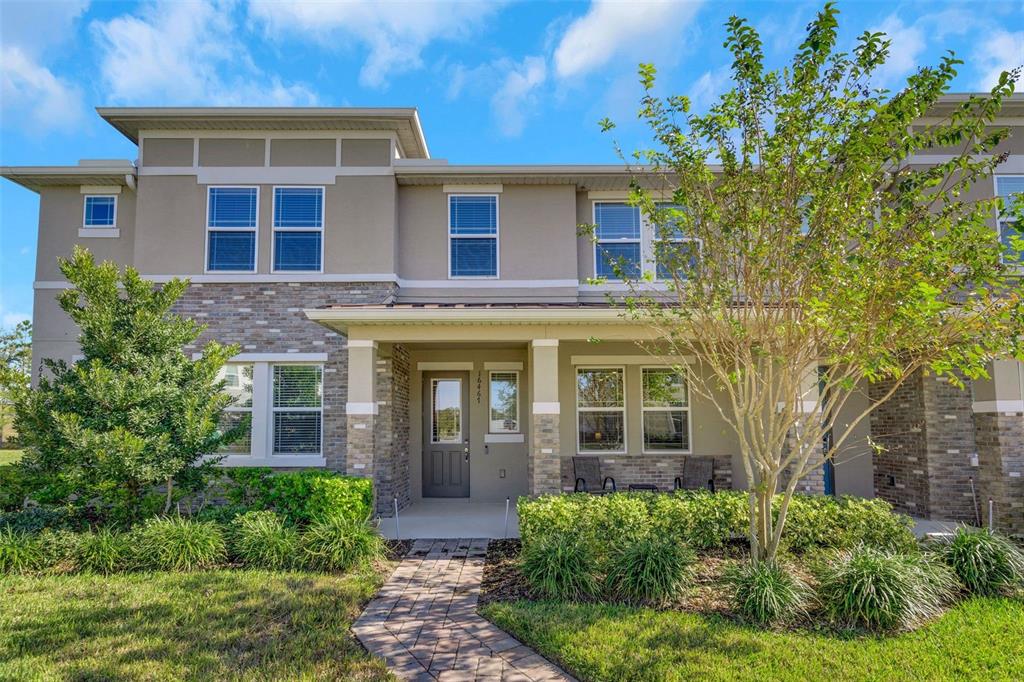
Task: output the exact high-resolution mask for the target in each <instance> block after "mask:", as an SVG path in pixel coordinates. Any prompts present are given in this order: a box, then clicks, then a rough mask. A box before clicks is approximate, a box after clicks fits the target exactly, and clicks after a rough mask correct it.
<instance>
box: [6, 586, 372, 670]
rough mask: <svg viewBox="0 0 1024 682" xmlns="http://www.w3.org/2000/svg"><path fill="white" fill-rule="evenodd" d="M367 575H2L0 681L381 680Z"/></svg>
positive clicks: (370, 591) (370, 592) (370, 590)
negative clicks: (366, 633)
mask: <svg viewBox="0 0 1024 682" xmlns="http://www.w3.org/2000/svg"><path fill="white" fill-rule="evenodd" d="M380 580H381V578H380V576H379V575H377V574H374V573H370V572H365V573H362V574H358V575H347V576H332V575H315V574H308V573H290V572H268V571H234V570H222V571H209V572H204V573H195V574H191V575H190V574H181V573H135V574H127V575H118V576H113V577H102V576H84V575H79V576H38V577H17V576H6V577H5V576H0V680H9V679H19V680H21V679H32V680H37V679H39V680H47V679H60V680H72V679H73V680H86V679H88V680H99V679H134V680H139V679H142V680H214V679H215V680H241V679H247V680H250V679H259V680H285V679H287V680H323V679H344V680H384V679H391V678H390V676H389V674H388V673H387V671H386V669H385V666H384V663H383V662H382V661H380V660H375V659H371V658H370V657H369V656H368V655H367V654H366V653H365V652H364V651H363V650H362V648H361V647H360V646H359V644H358V643H357V642H356V641H355V640H354V639H353V637H352V635H351V634H350V632H349V627H350V625H351V623H352V621H353V620H354V619H355V617H356V616H357V615H358V614H359V612H360V610H361V607H362V604H363V603H364V602H365V601H367V600H368V599H369V598H370V597H371V596H372V594H373V593H374V592H375V591H376V589H377V587H378V586H379V585H380Z"/></svg>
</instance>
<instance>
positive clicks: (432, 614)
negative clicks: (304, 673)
mask: <svg viewBox="0 0 1024 682" xmlns="http://www.w3.org/2000/svg"><path fill="white" fill-rule="evenodd" d="M487 542H488V541H487V540H486V539H476V540H416V541H415V542H414V543H413V546H412V549H411V550H410V551H409V555H408V556H406V558H405V559H403V560H402V563H401V564H399V566H398V568H397V569H396V570H395V572H394V574H393V575H392V576H391V578H390V579H389V580H388V582H387V583H386V584H385V585H384V587H382V588H381V590H380V592H379V593H378V594H377V596H376V597H375V598H374V599H373V601H371V602H370V603H369V604H367V606H366V610H365V611H363V613H362V615H361V616H359V619H358V620H356V622H355V624H354V625H353V626H352V630H353V632H355V634H356V637H358V638H359V641H360V642H362V643H363V646H365V647H366V648H367V650H369V652H370V653H372V654H375V655H377V656H380V657H382V658H383V659H384V660H385V661H387V664H388V667H389V668H390V669H391V671H392V672H393V673H394V674H395V675H397V676H398V677H400V678H402V679H411V680H441V681H442V682H445V681H446V680H459V681H462V680H470V681H472V680H495V681H498V680H501V681H505V680H508V681H512V680H518V681H522V682H527V681H530V680H569V681H571V680H572V679H573V678H571V677H570V676H569V675H567V674H566V673H565V672H564V671H562V670H561V669H560V668H558V667H557V666H555V665H554V664H552V663H551V662H550V661H548V660H547V659H545V658H543V657H542V656H540V655H539V654H537V652H535V651H534V650H533V649H531V648H529V647H527V646H525V645H523V644H521V643H520V642H519V641H518V640H517V639H515V638H514V637H512V636H510V635H509V634H508V633H506V632H505V631H503V630H501V629H499V628H498V627H497V626H495V625H493V624H492V623H490V622H489V621H487V620H485V619H484V618H482V617H481V616H479V615H477V612H476V604H477V600H478V599H479V597H480V581H481V579H482V577H483V572H484V556H485V555H486V553H487Z"/></svg>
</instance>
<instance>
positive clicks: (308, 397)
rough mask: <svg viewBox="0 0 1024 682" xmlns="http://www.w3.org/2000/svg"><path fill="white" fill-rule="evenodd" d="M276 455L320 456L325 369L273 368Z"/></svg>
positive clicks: (290, 365) (310, 367) (274, 450)
mask: <svg viewBox="0 0 1024 682" xmlns="http://www.w3.org/2000/svg"><path fill="white" fill-rule="evenodd" d="M272 370H273V398H272V414H273V419H272V428H273V439H272V443H273V450H272V452H273V454H274V455H319V454H320V453H321V452H322V450H323V448H322V444H321V441H322V436H323V416H324V415H323V378H324V377H323V367H322V366H321V365H302V364H281V365H272Z"/></svg>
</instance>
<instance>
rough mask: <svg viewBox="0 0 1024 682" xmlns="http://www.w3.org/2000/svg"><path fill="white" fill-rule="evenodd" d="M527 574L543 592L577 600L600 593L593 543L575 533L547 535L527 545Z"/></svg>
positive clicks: (524, 565)
mask: <svg viewBox="0 0 1024 682" xmlns="http://www.w3.org/2000/svg"><path fill="white" fill-rule="evenodd" d="M521 560H522V570H523V576H524V577H525V578H526V580H527V582H529V583H530V585H531V586H533V588H534V589H535V590H537V591H538V592H540V593H541V594H543V595H545V596H547V597H552V598H555V599H567V600H576V599H582V598H585V597H589V596H592V595H594V594H596V593H597V578H596V573H597V562H596V561H595V559H594V555H593V552H592V551H591V549H590V546H589V545H588V544H587V543H586V542H583V541H582V540H580V539H579V538H577V537H574V536H573V535H572V534H571V533H561V534H557V535H554V534H553V535H544V536H542V537H541V538H540V539H538V540H536V541H534V542H531V543H530V544H528V545H524V546H523V552H522V555H521Z"/></svg>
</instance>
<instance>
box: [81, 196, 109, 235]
mask: <svg viewBox="0 0 1024 682" xmlns="http://www.w3.org/2000/svg"><path fill="white" fill-rule="evenodd" d="M116 223H117V195H113V194H112V195H109V196H107V195H102V196H100V195H88V196H86V197H85V212H84V215H83V218H82V226H83V227H114V226H115V225H116Z"/></svg>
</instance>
